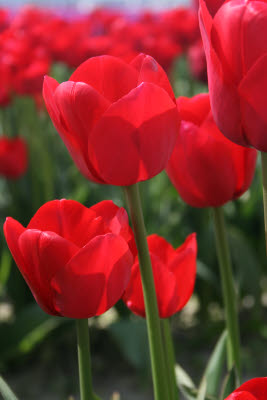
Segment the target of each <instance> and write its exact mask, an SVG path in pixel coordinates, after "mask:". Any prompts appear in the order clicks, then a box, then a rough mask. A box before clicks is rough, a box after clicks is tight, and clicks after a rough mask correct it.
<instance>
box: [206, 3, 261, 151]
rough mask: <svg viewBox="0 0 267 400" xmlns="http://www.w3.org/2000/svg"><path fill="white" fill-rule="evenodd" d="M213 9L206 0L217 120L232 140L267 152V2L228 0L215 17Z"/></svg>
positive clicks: (209, 62)
mask: <svg viewBox="0 0 267 400" xmlns="http://www.w3.org/2000/svg"><path fill="white" fill-rule="evenodd" d="M208 9H209V7H208ZM208 9H207V7H206V3H205V2H204V1H203V0H201V2H200V26H201V30H202V37H203V42H204V48H205V52H206V57H207V66H208V80H209V90H210V98H211V108H212V112H213V116H214V120H215V122H216V124H217V126H218V127H219V129H220V130H221V132H222V133H223V134H224V135H225V136H226V137H227V138H228V139H230V140H232V141H233V142H235V143H237V144H240V145H243V146H252V147H255V148H256V149H258V150H260V151H264V152H266V151H267V135H266V130H267V113H266V90H267V74H266V69H267V3H266V1H261V0H259V1H246V0H231V1H227V2H225V3H223V4H222V6H221V7H220V8H219V9H218V11H217V12H216V14H215V15H214V17H212V15H211V14H210V13H209V11H208Z"/></svg>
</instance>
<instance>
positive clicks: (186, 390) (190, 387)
mask: <svg viewBox="0 0 267 400" xmlns="http://www.w3.org/2000/svg"><path fill="white" fill-rule="evenodd" d="M175 376H176V383H177V385H178V387H179V389H180V390H181V392H182V393H183V395H184V397H185V398H186V399H187V400H196V390H197V389H196V386H195V384H194V382H193V380H192V379H191V377H190V376H189V375H188V373H187V372H186V371H185V370H184V369H183V368H182V367H181V366H180V365H179V364H176V365H175Z"/></svg>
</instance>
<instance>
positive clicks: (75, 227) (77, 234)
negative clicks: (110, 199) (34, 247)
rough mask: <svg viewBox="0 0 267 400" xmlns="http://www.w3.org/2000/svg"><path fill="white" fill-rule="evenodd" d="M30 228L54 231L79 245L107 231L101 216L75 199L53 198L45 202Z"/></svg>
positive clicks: (31, 222)
mask: <svg viewBox="0 0 267 400" xmlns="http://www.w3.org/2000/svg"><path fill="white" fill-rule="evenodd" d="M28 229H38V230H40V231H52V232H55V233H57V234H58V235H59V236H62V237H64V238H65V239H67V240H69V241H70V242H72V243H74V244H75V245H76V246H78V247H83V246H84V245H86V244H87V243H88V242H89V240H91V239H92V238H94V237H95V236H96V235H102V234H104V233H106V232H107V228H106V227H105V224H104V222H103V219H102V218H101V216H99V215H97V214H96V212H95V211H93V210H92V209H91V208H87V207H84V206H83V205H82V204H80V203H78V202H77V201H74V200H65V199H63V200H53V201H49V202H48V203H46V204H44V205H43V206H42V207H41V208H40V209H39V210H38V211H37V212H36V214H35V215H34V217H33V218H32V219H31V221H30V223H29V225H28Z"/></svg>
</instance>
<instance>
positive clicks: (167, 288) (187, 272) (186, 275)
mask: <svg viewBox="0 0 267 400" xmlns="http://www.w3.org/2000/svg"><path fill="white" fill-rule="evenodd" d="M147 241H148V247H149V252H150V257H151V262H152V270H153V275H154V281H155V289H156V295H157V301H158V308H159V315H160V318H168V317H170V316H171V315H173V314H175V313H177V312H178V311H180V310H181V309H182V308H183V307H184V306H185V305H186V303H187V302H188V300H189V299H190V297H191V295H192V293H193V290H194V285H195V279H196V257H197V241H196V234H195V233H192V234H191V235H189V236H188V237H187V239H186V241H185V242H184V243H183V244H182V246H180V247H178V249H176V250H175V249H174V248H173V247H172V246H171V245H170V244H169V243H168V242H167V241H166V240H165V239H163V238H162V237H160V236H158V235H151V236H148V238H147ZM123 301H124V302H125V304H126V305H127V306H128V307H129V308H130V309H131V311H133V312H134V313H135V314H137V315H140V316H141V317H145V305H144V297H143V289H142V283H141V275H140V269H139V262H138V257H137V256H136V258H135V263H134V266H133V268H132V273H131V279H130V282H129V285H128V287H127V289H126V291H125V293H124V295H123Z"/></svg>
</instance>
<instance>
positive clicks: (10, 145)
mask: <svg viewBox="0 0 267 400" xmlns="http://www.w3.org/2000/svg"><path fill="white" fill-rule="evenodd" d="M27 166H28V152H27V146H26V142H25V141H24V139H23V138H21V137H15V138H8V137H6V136H2V137H0V175H1V176H3V177H5V178H7V179H17V178H20V177H21V176H22V175H24V174H25V171H26V169H27Z"/></svg>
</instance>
